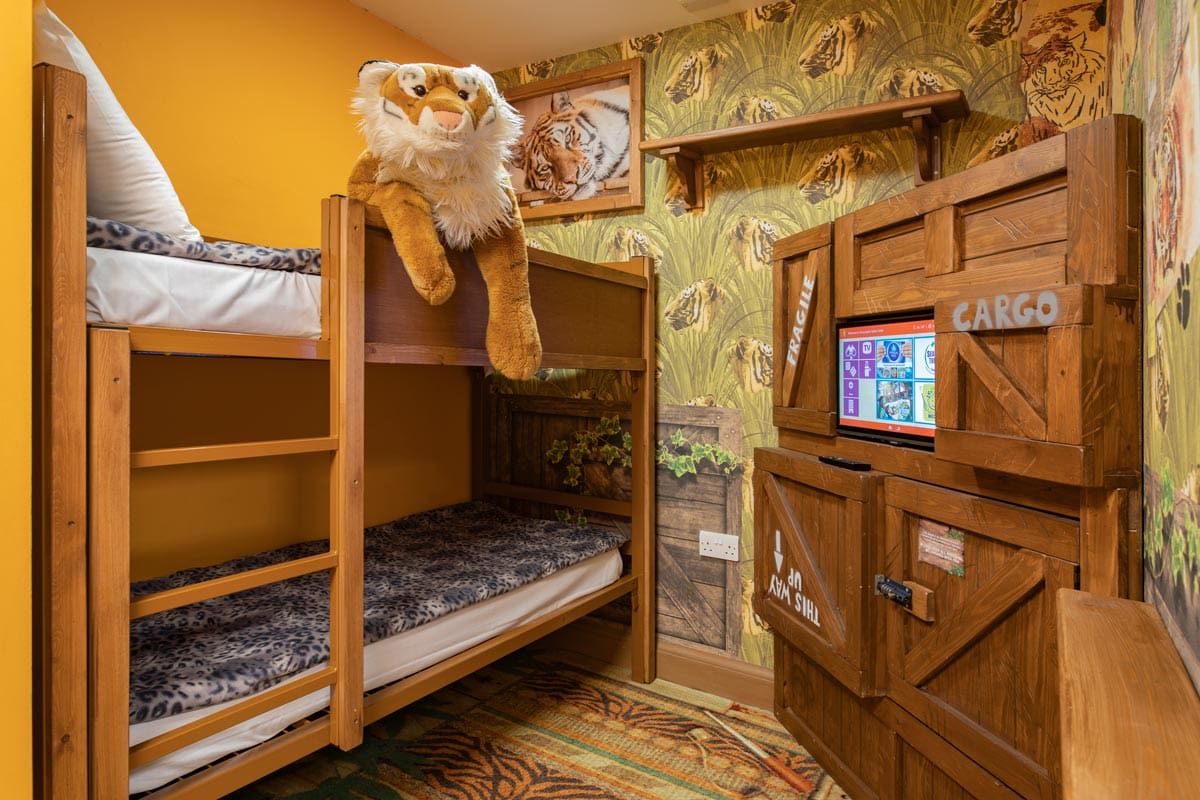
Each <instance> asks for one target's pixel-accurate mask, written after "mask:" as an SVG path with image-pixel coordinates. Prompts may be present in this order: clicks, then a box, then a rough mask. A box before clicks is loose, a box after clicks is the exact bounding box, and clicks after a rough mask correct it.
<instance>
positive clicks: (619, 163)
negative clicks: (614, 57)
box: [517, 89, 629, 201]
mask: <svg viewBox="0 0 1200 800" xmlns="http://www.w3.org/2000/svg"><path fill="white" fill-rule="evenodd" d="M520 147H521V152H520V155H519V156H518V164H517V166H519V167H520V168H521V169H522V170H523V171H524V173H525V187H526V188H527V189H535V190H542V191H546V192H549V193H550V194H551V196H552V198H553V199H554V200H559V201H561V200H583V199H585V198H588V197H594V196H595V195H596V193H597V192H598V191H599V190H600V189H601V188H602V187H603V185H604V181H606V180H609V179H612V178H620V177H623V176H626V175H628V174H629V90H628V89H607V90H604V91H599V92H593V93H592V94H588V95H585V96H583V97H577V98H574V99H572V98H571V96H570V95H569V94H567V93H566V92H558V93H557V94H555V95H554V96H553V97H552V98H551V99H550V110H549V111H548V112H546V113H545V114H542V116H541V117H539V118H538V120H537V122H535V123H534V124H533V125H532V126H531V127H530V129H529V131H528V133H526V134H525V135H524V136H523V137H522V139H521V144H520Z"/></svg>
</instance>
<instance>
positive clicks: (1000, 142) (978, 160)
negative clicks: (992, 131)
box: [967, 125, 1021, 167]
mask: <svg viewBox="0 0 1200 800" xmlns="http://www.w3.org/2000/svg"><path fill="white" fill-rule="evenodd" d="M1020 145H1021V126H1020V125H1013V126H1012V127H1011V128H1006V129H1005V130H1002V131H1000V133H998V134H996V135H995V136H994V137H992V139H991V140H990V141H989V142H988V143H987V144H986V145H984V146H983V148H982V149H981V150H980V151H979V152H978V153H976V154H975V155H974V156H972V157H971V160H970V161H968V162H967V166H968V167H977V166H979V165H980V164H982V163H984V162H985V161H991V160H992V159H993V158H996V157H998V156H1002V155H1004V154H1005V153H1011V152H1013V151H1014V150H1016V149H1017V148H1018V147H1020Z"/></svg>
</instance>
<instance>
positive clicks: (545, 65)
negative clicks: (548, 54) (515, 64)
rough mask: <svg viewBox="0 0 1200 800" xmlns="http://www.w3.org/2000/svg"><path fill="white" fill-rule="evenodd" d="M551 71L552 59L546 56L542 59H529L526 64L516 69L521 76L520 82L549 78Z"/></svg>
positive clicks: (552, 67)
mask: <svg viewBox="0 0 1200 800" xmlns="http://www.w3.org/2000/svg"><path fill="white" fill-rule="evenodd" d="M553 71H554V59H553V58H548V59H545V60H543V61H531V62H529V63H528V64H522V65H521V68H520V70H518V74H519V75H520V76H521V83H529V82H531V81H540V80H541V79H543V78H549V77H550V73H551V72H553Z"/></svg>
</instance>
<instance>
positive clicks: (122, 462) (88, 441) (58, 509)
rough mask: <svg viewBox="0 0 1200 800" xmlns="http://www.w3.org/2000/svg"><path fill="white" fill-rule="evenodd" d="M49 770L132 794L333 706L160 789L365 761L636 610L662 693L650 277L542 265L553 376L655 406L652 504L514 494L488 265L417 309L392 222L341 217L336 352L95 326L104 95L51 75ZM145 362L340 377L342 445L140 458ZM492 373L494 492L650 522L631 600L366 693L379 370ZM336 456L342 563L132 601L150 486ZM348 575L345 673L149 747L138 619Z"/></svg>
mask: <svg viewBox="0 0 1200 800" xmlns="http://www.w3.org/2000/svg"><path fill="white" fill-rule="evenodd" d="M34 105H35V108H34V145H35V181H34V183H35V186H34V208H35V215H34V216H35V219H34V226H35V232H34V234H35V236H34V239H35V253H34V285H35V289H34V303H35V335H34V339H35V353H34V363H35V370H36V373H35V437H36V439H35V441H36V443H37V446H36V447H35V450H36V452H37V454H38V455H37V457H36V460H35V465H34V472H35V491H36V492H37V503H36V509H37V512H36V518H35V521H34V525H35V575H36V580H37V585H36V586H35V592H36V594H37V603H36V607H37V611H36V619H35V628H36V632H35V635H36V636H37V648H36V652H37V658H38V663H36V664H35V674H36V676H37V677H36V680H37V686H36V691H37V707H38V709H39V710H38V714H37V718H36V721H35V740H36V742H37V755H36V768H37V770H36V771H37V773H38V780H39V789H40V792H41V795H42V796H44V797H54V798H71V799H72V800H76V799H77V798H80V797H94V798H106V799H107V798H112V797H118V796H124V795H125V794H126V793H127V790H128V787H129V776H130V770H131V767H137V766H139V765H143V764H145V763H147V762H150V761H153V760H154V759H157V758H159V757H160V756H162V755H163V754H166V753H170V752H172V751H175V750H178V749H180V748H183V747H186V746H188V745H190V744H193V743H195V742H197V741H199V740H201V739H204V738H205V737H209V736H212V735H214V734H220V733H222V732H223V731H224V730H225V729H227V728H228V727H230V726H233V725H235V724H239V723H242V722H245V721H246V720H249V719H251V718H254V717H255V716H256V715H258V714H260V713H261V712H263V711H264V710H267V709H269V708H275V707H278V706H280V705H283V704H285V703H289V702H291V701H293V700H296V699H297V698H300V697H302V696H305V695H310V694H311V693H313V692H314V691H316V690H322V689H328V691H329V701H328V708H327V709H326V711H325V712H323V713H319V714H316V715H313V716H308V717H306V718H305V719H303V720H301V721H299V722H297V723H295V724H292V725H291V726H290V727H289V728H288V729H287V730H286V731H285V732H284V733H281V734H279V735H276V736H274V738H271V739H269V740H268V741H265V742H263V743H261V744H258V745H256V746H254V747H253V748H251V749H249V750H246V751H244V752H241V753H239V754H237V755H233V756H231V757H227V758H224V759H223V760H221V761H219V762H217V763H214V764H212V765H210V766H208V767H206V768H203V769H200V770H197V771H195V772H192V773H191V774H189V775H187V776H184V777H182V778H180V779H178V780H176V781H174V782H172V783H170V784H167V785H166V786H164V787H162V788H160V789H155V790H154V792H153V794H152V795H150V796H153V797H164V798H165V797H172V798H179V797H217V796H221V795H223V794H226V793H228V792H229V791H232V790H233V789H236V788H238V787H239V786H242V785H244V784H246V783H248V782H250V781H252V780H255V779H257V778H258V777H261V776H263V775H266V774H268V773H270V772H272V771H274V770H275V769H278V768H279V767H281V766H283V765H285V764H287V763H290V762H292V761H294V760H296V759H298V758H300V757H302V756H303V755H306V754H308V753H311V752H313V751H315V750H317V749H319V748H321V747H323V746H324V745H327V744H334V745H337V746H339V747H342V748H344V749H348V748H351V747H354V746H355V745H357V744H358V743H359V742H360V741H361V739H362V727H363V725H364V724H367V723H370V722H372V721H374V720H376V719H379V718H381V717H383V716H385V715H386V714H389V713H391V712H392V711H395V710H396V709H399V708H402V707H404V706H405V705H407V704H409V703H411V702H412V701H413V700H416V699H418V698H420V697H422V696H424V695H426V694H428V693H430V692H432V691H434V690H436V689H438V688H440V687H442V686H444V685H446V684H448V683H450V682H452V681H454V680H457V679H458V678H460V677H463V676H465V675H467V674H469V673H471V672H472V671H474V670H476V669H478V668H479V667H481V666H484V665H486V664H488V663H490V662H492V661H494V660H495V659H497V658H499V657H501V656H503V655H506V654H508V653H510V652H512V651H514V650H516V649H518V648H520V647H522V646H524V645H526V644H528V643H530V642H532V641H534V640H536V639H537V638H539V637H541V636H542V635H544V634H546V633H549V632H551V631H553V630H556V629H558V628H561V627H562V626H563V625H566V624H568V623H569V622H571V621H573V620H575V619H577V618H579V617H581V616H583V615H585V614H587V613H589V612H591V611H592V610H594V609H596V608H599V607H600V606H602V605H605V604H606V603H609V602H611V601H613V600H615V599H618V598H620V597H623V596H626V595H630V596H631V600H632V603H631V605H632V609H633V610H632V619H631V624H632V634H633V656H632V664H631V673H632V677H633V678H634V679H635V680H639V681H650V680H653V678H654V673H655V651H654V638H655V630H654V608H655V603H654V581H655V578H654V552H655V544H654V540H653V536H654V499H653V492H654V489H653V487H654V483H653V476H654V464H653V459H654V452H653V451H654V448H653V436H654V395H655V390H654V368H653V364H654V361H653V355H654V336H655V319H654V317H655V300H654V290H653V279H652V274H651V266H650V262H649V260H648V259H636V260H634V261H632V262H627V263H624V264H619V265H608V266H606V265H598V264H591V263H586V262H582V261H578V260H575V259H570V258H566V257H562V256H557V255H554V254H550V253H543V252H541V251H538V250H530V251H529V255H530V283H531V293H532V297H533V304H534V312H535V315H536V317H537V319H538V323H539V329H540V332H541V336H542V342H543V347H544V351H545V356H544V358H543V366H545V367H578V368H598V369H614V370H625V371H628V372H629V373H631V375H632V378H633V380H632V383H633V387H634V388H633V393H632V401H631V407H630V410H629V419H630V429H631V434H632V439H633V449H632V452H633V463H632V475H633V479H632V498H631V500H630V501H628V502H619V501H611V500H601V499H596V498H586V497H577V496H570V497H569V498H568V497H566V496H561V495H559V494H558V493H555V492H545V491H541V490H534V489H531V488H529V487H522V486H511V485H508V484H505V483H502V482H498V481H496V480H494V479H493V478H492V477H491V476H490V475H489V473H488V470H487V465H486V464H485V463H484V461H483V456H482V453H483V452H485V450H484V448H483V447H482V443H483V440H484V436H485V435H486V433H485V429H486V424H487V419H486V416H487V415H486V404H485V402H484V400H485V396H486V388H485V383H486V381H485V379H484V377H483V369H482V368H483V367H485V366H487V364H488V361H487V357H486V354H485V352H484V347H483V338H484V325H485V323H486V318H487V314H486V292H485V289H484V286H483V283H482V280H481V279H480V277H479V275H478V271H477V270H476V269H475V267H474V264H473V263H470V262H471V257H470V256H469V254H455V255H454V258H452V261H453V260H457V262H458V263H456V264H454V266H455V271H456V274H457V276H458V279H459V285H458V288H457V291H456V293H455V295H454V297H453V298H452V299H451V300H450V301H449V302H448V303H447V304H446V305H444V306H440V307H437V308H432V307H430V306H428V305H427V304H426V303H425V302H424V301H423V300H421V299H420V298H419V297H418V296H417V294H416V293H415V291H413V289H412V287H411V285H410V283H409V282H408V278H407V276H406V274H405V272H404V269H403V266H402V264H401V263H400V262H399V260H398V258H397V256H396V255H395V251H394V249H393V247H392V245H391V242H390V239H389V238H388V234H387V232H386V230H385V229H384V228H383V226H382V222H381V220H379V219H378V218H376V217H374V215H373V214H372V213H371V211H372V210H370V209H364V208H363V207H362V206H361V205H360V204H358V203H356V202H353V201H350V200H348V199H347V198H344V197H340V196H335V197H331V198H328V199H326V200H325V201H323V206H322V214H323V241H322V257H323V263H322V277H321V282H320V286H321V290H320V301H321V335H320V337H319V338H316V339H305V338H292V337H280V336H263V335H254V334H245V333H210V332H205V331H197V330H178V329H170V328H156V327H143V326H89V325H88V324H87V322H86V319H85V286H86V281H87V276H86V257H85V243H84V228H85V217H86V210H85V189H84V187H85V163H86V161H85V148H86V138H85V133H84V132H85V130H86V128H85V125H86V121H85V117H86V113H85V112H86V106H85V92H84V86H83V79H82V77H81V76H79V75H78V74H76V73H73V72H70V71H68V70H64V69H61V68H56V67H49V66H45V65H40V66H38V67H35V68H34ZM134 353H160V354H165V355H170V354H186V355H205V356H240V357H250V358H260V359H299V360H317V361H327V362H328V364H329V369H328V376H329V379H328V393H329V430H328V433H327V435H325V436H319V437H311V438H304V439H273V440H266V441H251V442H237V443H221V444H212V445H205V446H197V447H172V448H164V449H154V450H140V451H131V449H130V427H131V425H132V424H134V423H135V420H133V419H132V418H131V416H132V415H131V409H130V391H131V384H132V382H133V381H135V380H136V375H135V374H134V370H133V368H132V364H133V360H132V354H134ZM365 362H381V363H390V364H445V365H457V366H469V367H477V368H480V369H478V370H477V371H476V375H477V376H478V379H477V380H476V381H475V386H476V391H475V392H473V395H474V398H473V408H474V411H473V412H472V416H473V435H472V438H473V440H474V442H475V448H474V453H475V457H474V459H473V479H472V494H473V496H474V497H476V498H484V497H489V498H491V497H500V498H503V497H512V498H516V499H519V500H523V501H530V500H532V501H535V502H539V501H540V502H545V503H549V504H554V503H562V502H563V501H564V500H567V499H569V500H570V501H571V504H572V505H574V506H576V507H581V508H585V509H591V510H595V511H600V512H604V513H613V512H616V513H618V514H620V515H623V516H625V517H628V518H629V519H630V526H629V528H630V541H629V542H628V544H626V545H625V546H624V547H623V548H622V553H623V555H624V563H625V567H624V569H623V571H622V572H621V574H620V576H619V577H618V578H617V579H616V581H615V582H613V583H610V584H608V585H607V586H605V587H604V588H601V589H599V590H596V591H591V592H590V593H588V594H586V595H584V596H582V597H578V598H576V599H574V600H571V601H570V602H568V603H566V605H563V606H561V607H559V608H557V609H555V610H553V611H551V612H550V613H548V614H544V615H543V616H540V617H537V618H535V619H533V620H532V621H527V622H523V623H521V624H517V625H516V626H515V627H513V628H511V629H509V630H507V631H506V632H504V633H500V634H498V635H496V636H493V637H492V638H490V639H487V640H485V641H483V642H482V643H480V644H476V645H474V646H470V647H467V648H466V649H464V650H461V652H458V653H457V654H455V655H452V656H450V657H449V658H446V659H444V660H442V661H440V662H439V663H437V664H434V665H433V666H428V667H425V668H422V669H420V670H419V671H417V672H415V673H414V674H411V675H408V676H407V677H403V678H401V679H399V680H397V681H395V682H393V683H391V684H390V685H388V686H386V687H384V688H381V689H378V690H376V691H373V692H371V693H369V694H364V690H363V494H364V488H365V487H364V485H363V484H364V469H363V461H364V446H363V441H364V437H365V436H366V435H369V432H365V431H364V430H363V418H364V415H363V404H364V401H363V395H364V379H363V375H364V363H365ZM302 453H327V454H329V458H330V461H329V463H330V469H329V534H328V541H329V545H328V550H327V551H325V552H323V553H320V554H317V555H313V556H309V557H306V558H301V559H298V560H294V561H287V562H283V563H279V564H276V565H274V566H270V567H264V568H261V569H256V570H252V571H249V572H241V573H237V574H235V575H232V576H229V577H225V578H220V579H216V580H209V581H204V582H201V583H197V584H193V585H190V586H187V587H185V588H179V589H173V590H168V591H162V592H157V593H152V594H149V595H145V596H139V597H138V598H137V599H136V600H134V601H131V598H130V566H129V550H128V545H129V530H130V502H129V487H130V471H131V470H132V469H153V468H156V467H160V466H167V465H178V464H192V463H199V462H210V461H224V460H232V459H247V458H260V457H273V456H284V455H291V454H302ZM318 572H328V573H329V575H330V578H329V583H328V585H329V649H330V657H329V660H328V663H327V664H326V665H325V666H324V667H323V668H320V669H316V670H314V671H310V673H308V674H306V676H304V677H303V678H301V679H298V680H295V681H292V682H290V683H289V682H285V683H282V684H278V685H276V686H274V687H273V688H270V689H268V690H266V691H264V692H262V693H259V694H255V695H252V696H250V697H249V698H247V699H244V700H237V701H233V702H230V703H228V704H223V705H222V706H221V709H220V710H219V711H217V712H216V713H213V714H210V715H209V716H206V717H204V718H202V719H200V720H198V721H196V722H193V723H191V724H188V725H185V726H183V727H181V728H177V729H175V730H172V731H170V732H168V733H165V734H162V735H159V736H155V737H153V738H151V739H149V740H148V741H145V742H142V743H140V744H138V745H137V746H135V747H134V748H132V749H130V748H129V747H128V746H127V745H128V742H129V735H130V720H129V708H128V703H127V702H126V700H127V698H128V697H129V686H130V683H129V681H130V678H129V649H128V641H129V630H130V619H131V618H138V617H142V616H147V615H151V614H157V613H159V612H162V611H165V610H168V609H173V608H179V607H182V606H186V605H188V604H191V603H196V602H198V601H201V600H205V599H208V598H213V597H217V596H221V595H229V594H233V593H237V592H241V591H244V590H247V589H250V588H252V587H257V586H262V585H265V584H270V583H274V582H278V581H282V580H286V579H291V578H296V577H298V576H302V575H306V574H311V573H318Z"/></svg>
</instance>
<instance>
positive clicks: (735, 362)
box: [725, 336, 775, 393]
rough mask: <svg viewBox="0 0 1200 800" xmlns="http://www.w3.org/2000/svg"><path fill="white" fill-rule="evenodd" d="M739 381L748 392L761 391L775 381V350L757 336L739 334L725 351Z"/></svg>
mask: <svg viewBox="0 0 1200 800" xmlns="http://www.w3.org/2000/svg"><path fill="white" fill-rule="evenodd" d="M725 353H726V355H728V356H729V364H730V366H731V367H733V373H734V375H736V376H737V379H738V383H740V384H741V385H742V388H743V389H745V390H746V391H747V392H754V393H757V392H761V391H762V390H763V389H766V388H769V387H770V386H771V384H773V383H774V382H775V351H774V348H773V347H771V345H769V344H767V343H766V342H764V341H763V340H762V339H759V338H757V337H755V336H739V337H738V339H737V341H736V342H734V343H733V344H732V345H730V346H729V349H728V350H726V351H725Z"/></svg>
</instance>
